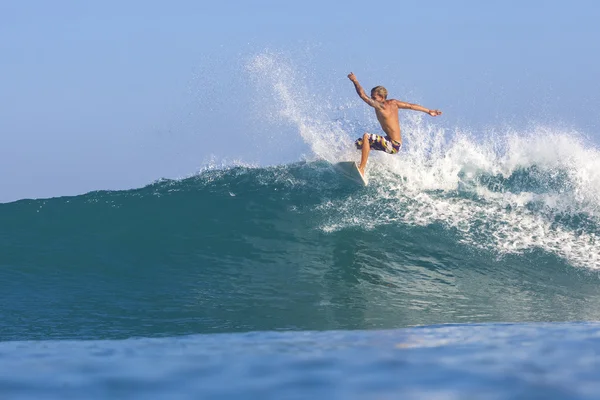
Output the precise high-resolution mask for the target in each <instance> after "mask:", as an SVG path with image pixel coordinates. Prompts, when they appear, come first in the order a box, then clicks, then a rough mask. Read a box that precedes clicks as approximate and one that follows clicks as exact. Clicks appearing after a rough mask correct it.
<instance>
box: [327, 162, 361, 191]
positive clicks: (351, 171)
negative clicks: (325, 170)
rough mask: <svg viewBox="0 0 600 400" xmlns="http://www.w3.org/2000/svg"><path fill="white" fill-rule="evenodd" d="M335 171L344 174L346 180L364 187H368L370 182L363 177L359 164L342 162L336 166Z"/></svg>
mask: <svg viewBox="0 0 600 400" xmlns="http://www.w3.org/2000/svg"><path fill="white" fill-rule="evenodd" d="M334 166H335V169H337V170H338V171H339V172H341V173H342V175H344V176H345V177H346V178H348V179H350V180H352V181H354V182H356V183H358V184H359V185H362V186H367V185H368V184H369V180H368V179H367V178H366V177H364V176H362V174H361V173H360V171H359V170H358V164H357V163H356V162H354V161H342V162H339V163H336V164H334Z"/></svg>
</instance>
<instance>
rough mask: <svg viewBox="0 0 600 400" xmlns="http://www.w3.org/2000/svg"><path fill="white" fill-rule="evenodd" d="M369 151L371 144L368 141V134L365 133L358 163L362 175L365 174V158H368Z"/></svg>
mask: <svg viewBox="0 0 600 400" xmlns="http://www.w3.org/2000/svg"><path fill="white" fill-rule="evenodd" d="M369 151H371V144H370V143H369V134H368V133H365V134H364V135H363V143H362V155H361V158H360V165H359V166H358V170H359V171H360V173H361V174H363V176H364V175H365V167H366V166H367V160H368V159H369Z"/></svg>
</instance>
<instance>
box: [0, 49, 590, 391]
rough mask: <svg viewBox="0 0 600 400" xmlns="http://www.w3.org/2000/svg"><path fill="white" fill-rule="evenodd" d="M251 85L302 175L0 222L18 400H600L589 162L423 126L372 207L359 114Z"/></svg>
mask: <svg viewBox="0 0 600 400" xmlns="http://www.w3.org/2000/svg"><path fill="white" fill-rule="evenodd" d="M248 67H249V68H250V69H251V70H252V71H253V73H254V76H255V77H256V76H258V77H259V78H260V79H259V80H260V83H261V84H263V85H265V86H266V88H267V89H269V90H271V91H272V93H273V95H274V96H275V97H276V98H277V99H278V104H279V105H280V107H281V108H280V109H278V110H274V114H273V116H276V117H277V118H280V119H282V120H283V121H285V122H286V123H288V124H291V125H293V126H295V127H296V128H297V132H298V133H299V135H300V136H301V137H302V139H303V140H304V141H305V142H306V143H307V144H308V145H309V146H310V149H311V153H310V155H308V156H307V157H305V158H304V159H302V160H301V161H297V162H292V163H287V164H281V165H275V166H261V167H259V166H251V165H243V164H238V165H228V166H209V167H207V168H204V169H203V170H202V171H200V172H199V173H197V174H194V175H193V176H190V177H187V178H185V179H177V180H169V179H161V180H158V181H156V182H154V183H152V184H150V185H147V186H145V187H142V188H136V189H130V190H122V191H96V192H91V193H86V194H82V195H77V196H69V197H56V198H49V199H23V200H19V201H16V202H11V203H5V204H0V282H2V290H0V360H1V361H2V362H0V396H1V397H2V398H19V399H44V398H48V399H65V398H222V399H224V398H274V399H275V398H278V399H279V398H344V399H345V398H377V399H383V398H415V399H417V398H418V399H421V398H422V399H432V398H440V399H454V398H456V399H464V398H493V399H504V398H506V399H509V398H510V399H514V398H523V399H532V398H544V399H546V398H577V399H578V398H581V399H584V398H585V399H587V398H590V399H591V398H598V396H600V383H599V382H600V380H599V379H598V376H600V364H599V363H598V359H597V354H599V353H600V342H599V338H600V329H599V328H600V325H598V324H597V323H596V322H595V321H598V320H600V285H599V283H600V282H599V274H598V272H599V271H600V243H599V235H600V172H599V171H600V152H599V151H598V149H597V148H596V147H595V145H594V144H593V143H592V142H591V141H589V140H587V139H586V138H584V137H583V136H582V135H580V134H579V133H577V132H570V131H560V130H558V129H555V128H554V129H550V128H547V127H542V126H536V127H533V128H531V129H530V130H529V131H526V132H525V131H507V132H502V134H490V135H487V136H482V135H479V136H477V135H473V134H471V133H468V132H461V131H458V130H457V131H453V132H448V130H447V129H442V128H440V127H438V126H436V125H433V124H431V122H429V121H428V120H424V119H423V118H421V117H419V116H415V115H412V116H406V117H404V118H403V119H402V122H403V128H404V141H405V147H404V149H403V151H402V153H401V154H400V155H399V156H397V157H391V156H387V155H384V154H373V155H372V157H371V161H370V164H369V175H370V185H369V186H368V187H366V188H363V187H359V186H357V185H355V184H354V183H352V182H351V181H349V180H347V179H345V178H344V177H343V176H341V175H340V174H338V173H336V171H335V169H334V168H333V166H332V163H335V162H337V161H342V160H348V159H353V158H357V153H356V152H355V150H353V149H352V140H353V136H354V135H356V131H357V129H359V128H361V126H360V124H357V123H356V122H355V121H353V120H352V119H349V118H347V117H344V116H343V115H342V116H340V115H339V114H340V112H341V113H342V114H344V113H346V112H347V110H346V109H344V108H343V107H342V109H340V108H335V107H334V108H329V109H328V108H327V107H326V106H323V105H322V104H320V103H319V105H318V106H317V105H315V104H314V103H311V102H310V101H309V100H308V99H307V98H306V97H302V96H303V95H302V90H299V89H298V88H297V87H296V86H294V85H295V83H294V79H293V77H294V75H293V71H292V70H291V69H290V68H288V67H289V66H286V65H285V64H281V63H280V62H278V61H277V60H276V59H274V58H273V57H272V56H270V55H268V54H266V55H265V54H263V55H260V56H257V57H256V58H255V59H253V60H252V62H250V63H249V66H248ZM299 96H300V97H299ZM340 110H341V111H340ZM328 113H329V114H331V113H334V114H335V113H337V114H338V118H333V117H331V115H328ZM368 124H369V122H368V121H367V122H366V123H365V125H368Z"/></svg>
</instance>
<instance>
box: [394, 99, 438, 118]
mask: <svg viewBox="0 0 600 400" xmlns="http://www.w3.org/2000/svg"><path fill="white" fill-rule="evenodd" d="M395 103H396V105H397V106H398V108H404V109H408V110H415V111H422V112H424V113H427V114H429V115H431V116H432V117H435V116H438V115H442V112H441V111H440V110H430V109H428V108H425V107H422V106H420V105H418V104H411V103H405V102H403V101H400V100H395Z"/></svg>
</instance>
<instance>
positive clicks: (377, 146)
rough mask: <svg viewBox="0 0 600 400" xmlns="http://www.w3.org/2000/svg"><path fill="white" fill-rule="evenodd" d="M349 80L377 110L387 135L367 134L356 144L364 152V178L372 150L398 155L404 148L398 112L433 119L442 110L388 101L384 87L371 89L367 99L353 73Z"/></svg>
mask: <svg viewBox="0 0 600 400" xmlns="http://www.w3.org/2000/svg"><path fill="white" fill-rule="evenodd" d="M348 78H349V79H350V80H351V81H352V83H354V88H355V89H356V93H358V95H359V96H360V98H361V99H363V100H364V102H365V103H367V104H368V105H370V106H371V107H373V108H374V109H375V114H376V115H377V120H378V121H379V124H380V125H381V129H383V131H384V132H385V133H386V136H385V137H384V136H380V135H375V134H373V133H365V134H364V135H363V137H362V138H358V139H357V140H356V142H354V144H355V145H356V148H357V149H359V150H362V157H361V159H360V165H359V166H358V170H359V171H360V173H361V174H362V175H363V176H364V175H365V167H366V166H367V159H368V158H369V152H370V151H371V149H374V150H379V151H385V152H386V153H389V154H396V153H398V151H399V150H400V148H401V147H402V136H401V135H400V122H399V121H398V110H399V109H401V108H402V109H409V110H415V111H423V112H425V113H427V114H429V115H431V116H432V117H435V116H438V115H441V114H442V112H441V111H440V110H428V109H427V108H425V107H421V106H419V105H417V104H411V103H404V102H402V101H399V100H395V99H391V100H388V99H387V94H388V93H387V90H386V88H384V87H383V86H375V87H374V88H373V89H371V97H367V95H366V94H365V91H364V90H363V88H362V87H361V86H360V83H358V79H356V76H354V74H353V73H352V72H350V74H348Z"/></svg>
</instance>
